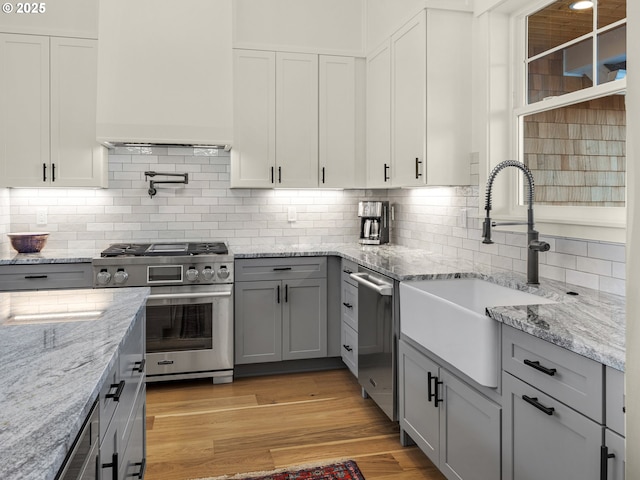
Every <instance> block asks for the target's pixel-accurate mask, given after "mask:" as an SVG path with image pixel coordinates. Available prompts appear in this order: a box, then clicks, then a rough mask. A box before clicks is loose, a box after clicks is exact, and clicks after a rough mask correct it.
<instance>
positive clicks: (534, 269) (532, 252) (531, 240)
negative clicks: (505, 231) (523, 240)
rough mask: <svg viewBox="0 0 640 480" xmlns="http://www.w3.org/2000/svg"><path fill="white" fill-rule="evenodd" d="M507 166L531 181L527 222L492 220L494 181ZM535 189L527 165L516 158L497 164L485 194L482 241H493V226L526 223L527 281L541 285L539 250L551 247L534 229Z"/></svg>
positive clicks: (542, 250)
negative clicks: (520, 171) (539, 237)
mask: <svg viewBox="0 0 640 480" xmlns="http://www.w3.org/2000/svg"><path fill="white" fill-rule="evenodd" d="M507 167H516V168H518V169H520V170H522V172H523V173H524V175H525V177H527V181H528V182H529V196H528V197H527V203H528V205H529V207H528V210H527V221H526V222H502V223H498V222H492V221H491V217H490V212H491V189H492V188H493V181H494V180H495V178H496V175H498V173H499V172H500V171H502V170H503V169H505V168H507ZM533 190H534V182H533V174H532V173H531V170H529V168H527V166H526V165H525V164H524V163H522V162H518V161H516V160H505V161H504V162H500V163H499V164H498V165H496V166H495V168H494V169H493V170H491V173H490V174H489V178H488V179H487V191H486V196H485V203H484V209H485V210H486V211H487V216H486V217H485V219H484V223H483V224H482V236H483V237H484V240H482V243H493V241H492V240H491V227H496V226H502V225H526V226H527V247H528V248H527V283H528V284H529V285H539V284H540V281H539V280H538V252H546V251H547V250H549V248H551V247H550V246H549V244H548V243H547V242H543V241H540V240H539V239H538V232H537V231H536V230H535V229H534V223H533Z"/></svg>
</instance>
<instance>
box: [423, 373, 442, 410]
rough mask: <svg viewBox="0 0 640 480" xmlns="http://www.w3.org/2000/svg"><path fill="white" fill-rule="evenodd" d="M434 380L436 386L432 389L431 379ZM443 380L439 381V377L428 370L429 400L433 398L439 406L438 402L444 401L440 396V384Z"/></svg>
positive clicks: (434, 402) (434, 403)
mask: <svg viewBox="0 0 640 480" xmlns="http://www.w3.org/2000/svg"><path fill="white" fill-rule="evenodd" d="M432 380H433V384H434V388H433V390H432V389H431V381H432ZM442 383H443V382H440V381H438V377H436V376H435V375H431V372H427V401H429V402H430V401H431V400H433V405H434V406H435V407H436V408H438V404H440V403H441V402H442V399H441V398H438V397H439V396H440V385H442Z"/></svg>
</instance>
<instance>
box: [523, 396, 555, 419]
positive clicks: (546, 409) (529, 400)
mask: <svg viewBox="0 0 640 480" xmlns="http://www.w3.org/2000/svg"><path fill="white" fill-rule="evenodd" d="M522 399H523V400H524V401H525V402H527V403H528V404H529V405H533V406H534V407H536V408H537V409H538V410H541V411H543V412H544V413H546V414H547V415H553V412H555V410H556V409H555V408H553V407H545V406H544V405H542V404H541V403H540V402H538V397H528V396H526V395H523V396H522Z"/></svg>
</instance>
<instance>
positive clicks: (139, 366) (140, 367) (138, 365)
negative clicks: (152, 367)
mask: <svg viewBox="0 0 640 480" xmlns="http://www.w3.org/2000/svg"><path fill="white" fill-rule="evenodd" d="M146 364H147V359H146V358H143V359H142V360H141V361H140V362H136V363H135V364H134V365H135V367H134V368H133V371H134V372H140V373H142V372H144V367H145V365H146Z"/></svg>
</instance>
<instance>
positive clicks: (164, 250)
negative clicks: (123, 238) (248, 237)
mask: <svg viewBox="0 0 640 480" xmlns="http://www.w3.org/2000/svg"><path fill="white" fill-rule="evenodd" d="M228 253H229V250H228V249H227V246H226V244H225V243H224V242H193V243H192V242H168V243H114V244H112V245H109V247H108V248H107V249H105V250H103V251H102V252H101V253H100V256H101V257H159V256H163V257H174V256H186V255H227V254H228Z"/></svg>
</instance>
